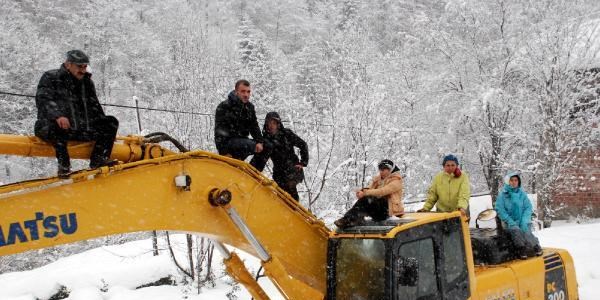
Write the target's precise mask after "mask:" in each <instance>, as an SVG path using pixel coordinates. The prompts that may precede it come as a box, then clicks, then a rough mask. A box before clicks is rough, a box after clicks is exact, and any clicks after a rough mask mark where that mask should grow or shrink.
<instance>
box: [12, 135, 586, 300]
mask: <svg viewBox="0 0 600 300" xmlns="http://www.w3.org/2000/svg"><path fill="white" fill-rule="evenodd" d="M164 141H171V142H175V141H174V140H173V139H171V138H170V137H168V135H165V134H155V135H150V136H147V137H138V136H128V137H119V138H118V139H117V141H116V142H115V146H114V148H113V153H112V158H115V159H118V160H120V161H121V162H123V163H120V164H117V165H115V166H111V167H101V168H98V169H93V170H82V171H79V172H75V173H73V174H71V175H70V177H69V178H68V179H59V178H57V177H50V178H42V179H35V180H29V181H24V182H17V183H12V184H8V185H4V186H0V255H9V254H15V253H19V252H24V251H28V250H33V249H39V248H44V247H49V246H55V245H59V244H66V243H72V242H77V241H82V240H86V239H91V238H96V237H102V236H109V235H113V234H119V233H127V232H137V231H149V230H174V231H183V232H189V233H193V234H199V235H202V236H205V237H208V238H210V239H212V241H213V242H214V244H215V247H216V248H217V249H218V250H219V251H220V253H221V255H222V256H223V257H224V264H225V266H226V269H227V271H228V272H229V274H230V275H231V276H232V277H233V278H234V279H235V280H236V281H238V282H240V283H241V284H243V285H244V286H245V287H246V288H247V290H248V291H249V292H250V294H251V295H252V296H253V297H254V298H255V299H269V297H268V295H267V294H266V293H265V292H264V290H263V289H262V288H261V287H260V285H258V284H257V282H256V281H255V279H254V277H253V276H252V274H250V272H249V271H248V270H247V269H246V267H245V266H244V263H243V262H242V261H241V260H240V258H239V257H238V256H237V255H236V254H235V252H231V251H230V250H228V248H226V247H225V246H224V245H225V244H227V245H230V246H233V247H235V248H238V249H241V250H244V251H246V252H248V253H250V254H252V255H254V256H256V257H257V258H259V259H260V261H261V264H262V266H263V267H264V270H265V274H266V275H267V276H268V277H269V278H270V280H271V281H272V282H273V283H274V284H275V286H276V287H277V288H278V289H279V291H280V292H281V294H282V295H283V296H284V297H285V298H286V299H301V300H308V299H320V300H322V299H330V300H333V299H338V300H346V299H351V300H352V299H357V300H358V299H377V300H379V299H390V300H391V299H397V300H417V299H418V300H426V299H480V300H495V299H540V300H541V299H545V300H564V299H571V300H575V299H578V298H579V297H578V291H577V282H576V278H575V269H574V266H573V260H572V258H571V256H570V255H569V253H568V252H567V251H565V250H561V249H550V248H545V249H544V253H543V255H542V256H539V257H532V258H529V259H526V260H519V259H516V258H515V257H514V256H513V255H512V254H511V253H512V252H511V251H510V247H509V246H507V243H506V240H507V239H506V238H505V237H503V236H502V233H501V232H500V231H498V230H495V229H482V228H481V229H480V228H469V227H468V224H467V222H465V219H464V218H463V217H461V215H460V213H458V212H453V213H434V212H430V213H407V214H405V215H404V216H403V217H401V218H399V219H398V220H387V221H384V222H379V223H375V222H367V223H366V225H364V226H356V227H351V228H347V229H345V230H343V231H331V230H329V229H328V228H327V227H326V226H325V224H323V222H322V221H320V220H319V219H317V218H316V217H315V216H314V215H312V214H311V213H310V212H309V211H307V210H306V209H305V208H303V207H302V206H301V205H299V204H298V203H297V202H296V201H294V200H293V199H292V198H291V197H290V196H289V195H288V194H287V193H285V192H284V191H283V190H281V189H280V188H279V187H278V186H277V185H276V184H275V183H274V182H273V181H272V180H271V179H269V178H267V177H265V176H263V175H262V174H261V173H260V172H258V171H257V170H256V169H254V168H253V167H252V166H250V165H249V164H247V163H245V162H243V161H239V160H235V159H231V158H228V157H224V156H220V155H217V154H214V153H210V152H206V151H188V152H184V153H176V152H175V151H171V150H169V149H168V148H165V147H163V146H161V145H160V143H161V142H164ZM175 144H176V146H177V143H175ZM91 146H92V145H91V143H70V144H69V153H70V155H71V157H72V158H81V159H85V158H87V157H89V155H90V152H91ZM178 148H180V150H182V149H181V147H178ZM0 154H5V155H20V156H40V157H42V156H47V157H53V156H54V149H53V148H52V146H51V145H49V144H47V143H45V142H43V141H41V140H39V139H37V138H35V137H29V136H16V135H0Z"/></svg>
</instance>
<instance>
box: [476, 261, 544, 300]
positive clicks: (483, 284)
mask: <svg viewBox="0 0 600 300" xmlns="http://www.w3.org/2000/svg"><path fill="white" fill-rule="evenodd" d="M538 271H539V270H538ZM475 275H476V278H477V287H476V293H475V294H474V295H473V296H472V297H471V299H472V300H474V299H479V300H501V299H502V300H503V299H519V298H518V292H519V285H518V284H517V277H516V275H515V273H514V272H513V271H512V269H511V268H510V267H508V266H504V265H499V266H492V267H478V268H476V270H475Z"/></svg>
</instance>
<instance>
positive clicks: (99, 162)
mask: <svg viewBox="0 0 600 300" xmlns="http://www.w3.org/2000/svg"><path fill="white" fill-rule="evenodd" d="M118 163H119V161H118V160H116V159H108V158H102V159H95V160H90V169H97V168H100V167H112V166H114V165H116V164H118Z"/></svg>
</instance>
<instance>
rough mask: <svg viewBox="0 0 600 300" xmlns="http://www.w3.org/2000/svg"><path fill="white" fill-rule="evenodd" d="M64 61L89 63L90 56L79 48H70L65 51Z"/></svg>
mask: <svg viewBox="0 0 600 300" xmlns="http://www.w3.org/2000/svg"><path fill="white" fill-rule="evenodd" d="M65 56H66V61H67V62H70V63H74V64H89V63H90V58H89V57H88V56H87V55H86V54H85V53H83V51H81V50H71V51H69V52H67V54H66V55H65Z"/></svg>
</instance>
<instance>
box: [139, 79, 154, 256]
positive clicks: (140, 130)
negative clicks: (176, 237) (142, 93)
mask: <svg viewBox="0 0 600 300" xmlns="http://www.w3.org/2000/svg"><path fill="white" fill-rule="evenodd" d="M142 83H143V81H141V80H138V81H136V80H133V101H134V102H135V114H136V117H137V123H138V134H139V135H141V134H142V118H141V117H140V104H139V101H138V96H137V85H138V84H142ZM152 255H154V256H158V235H157V234H156V230H152Z"/></svg>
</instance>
